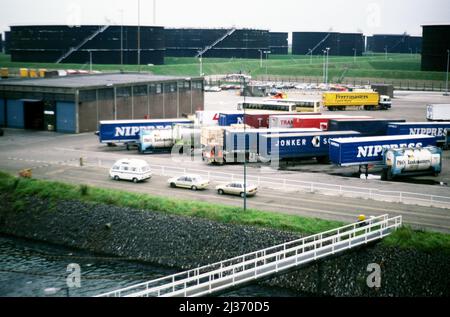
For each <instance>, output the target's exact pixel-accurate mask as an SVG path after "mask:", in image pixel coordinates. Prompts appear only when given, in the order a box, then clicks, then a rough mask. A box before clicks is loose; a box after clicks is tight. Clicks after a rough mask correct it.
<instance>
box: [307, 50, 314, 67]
mask: <svg viewBox="0 0 450 317" xmlns="http://www.w3.org/2000/svg"><path fill="white" fill-rule="evenodd" d="M308 54H309V55H310V57H309V65H312V56H313V52H312V49H309V50H308Z"/></svg>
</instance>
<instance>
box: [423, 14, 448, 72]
mask: <svg viewBox="0 0 450 317" xmlns="http://www.w3.org/2000/svg"><path fill="white" fill-rule="evenodd" d="M449 50H450V23H448V24H432V25H423V44H422V70H423V71H435V72H445V71H446V70H447V59H448V51H449Z"/></svg>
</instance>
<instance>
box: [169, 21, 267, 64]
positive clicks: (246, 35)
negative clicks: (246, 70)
mask: <svg viewBox="0 0 450 317" xmlns="http://www.w3.org/2000/svg"><path fill="white" fill-rule="evenodd" d="M165 37H166V56H172V57H198V56H203V57H218V58H233V57H234V58H260V54H261V53H260V51H261V50H265V51H268V50H269V31H266V30H253V29H236V28H231V29H165Z"/></svg>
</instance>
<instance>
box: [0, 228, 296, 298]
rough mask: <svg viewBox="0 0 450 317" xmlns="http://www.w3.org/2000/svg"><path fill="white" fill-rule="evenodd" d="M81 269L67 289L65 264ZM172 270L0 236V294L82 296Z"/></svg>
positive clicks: (251, 290) (238, 293) (268, 291)
mask: <svg viewBox="0 0 450 317" xmlns="http://www.w3.org/2000/svg"><path fill="white" fill-rule="evenodd" d="M72 263H76V264H78V265H79V266H80V268H81V287H80V288H70V289H68V288H67V284H66V279H67V276H68V274H69V273H68V272H67V266H68V265H69V264H72ZM173 273H176V272H175V271H173V270H170V269H166V268H161V267H156V266H151V265H148V264H145V263H140V262H133V261H126V260H123V259H120V258H107V257H103V256H99V255H95V254H92V253H87V252H82V251H75V250H72V249H68V248H63V247H59V246H54V245H49V244H45V243H38V242H32V241H28V240H21V239H16V238H11V237H5V236H0V296H1V297H63V296H67V295H69V296H73V297H85V296H94V295H98V294H101V293H105V292H109V291H113V290H115V289H118V288H123V287H127V286H130V285H133V284H137V283H140V282H145V281H148V280H152V279H155V278H159V277H162V276H166V275H170V274H173ZM221 296H230V297H254V296H259V297H270V296H275V297H290V296H300V295H299V294H294V293H291V292H289V291H286V290H283V289H274V288H267V287H261V286H257V285H254V286H253V285H252V286H247V287H244V288H242V289H239V290H233V291H231V292H229V293H227V294H223V295H221Z"/></svg>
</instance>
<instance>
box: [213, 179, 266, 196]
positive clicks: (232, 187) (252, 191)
mask: <svg viewBox="0 0 450 317" xmlns="http://www.w3.org/2000/svg"><path fill="white" fill-rule="evenodd" d="M216 190H217V193H218V194H219V195H224V194H228V195H237V196H241V197H242V198H244V196H245V194H244V182H232V183H228V184H223V185H219V186H217V187H216ZM246 192H247V196H255V195H256V193H257V192H258V187H256V186H255V185H250V184H247V190H246Z"/></svg>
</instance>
